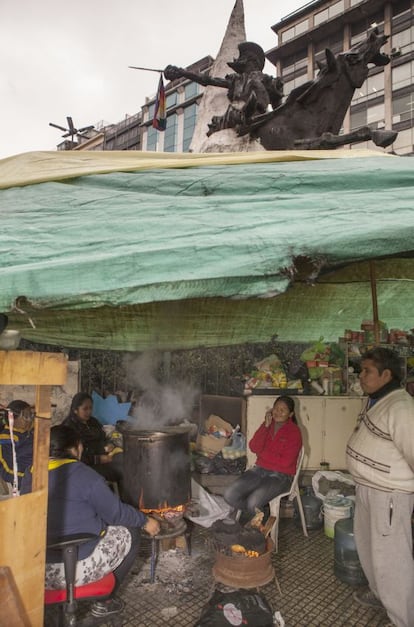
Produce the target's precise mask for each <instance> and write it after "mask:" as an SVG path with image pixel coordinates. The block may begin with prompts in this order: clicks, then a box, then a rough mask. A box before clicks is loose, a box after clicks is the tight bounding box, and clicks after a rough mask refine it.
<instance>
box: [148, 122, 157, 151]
mask: <svg viewBox="0 0 414 627" xmlns="http://www.w3.org/2000/svg"><path fill="white" fill-rule="evenodd" d="M147 150H157V129H155V128H153V127H152V126H148V130H147Z"/></svg>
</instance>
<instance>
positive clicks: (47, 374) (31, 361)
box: [0, 351, 67, 385]
mask: <svg viewBox="0 0 414 627" xmlns="http://www.w3.org/2000/svg"><path fill="white" fill-rule="evenodd" d="M66 372H67V358H66V355H64V354H63V353H36V352H34V351H0V384H1V385H64V383H65V382H66Z"/></svg>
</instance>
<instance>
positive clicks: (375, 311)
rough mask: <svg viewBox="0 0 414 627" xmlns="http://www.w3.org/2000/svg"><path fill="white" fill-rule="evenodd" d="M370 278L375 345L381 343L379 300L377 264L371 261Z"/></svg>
mask: <svg viewBox="0 0 414 627" xmlns="http://www.w3.org/2000/svg"><path fill="white" fill-rule="evenodd" d="M369 278H370V283H371V300H372V315H373V319H374V335H375V344H379V343H380V328H379V319H378V300H377V282H376V278H375V263H374V261H372V260H370V262H369Z"/></svg>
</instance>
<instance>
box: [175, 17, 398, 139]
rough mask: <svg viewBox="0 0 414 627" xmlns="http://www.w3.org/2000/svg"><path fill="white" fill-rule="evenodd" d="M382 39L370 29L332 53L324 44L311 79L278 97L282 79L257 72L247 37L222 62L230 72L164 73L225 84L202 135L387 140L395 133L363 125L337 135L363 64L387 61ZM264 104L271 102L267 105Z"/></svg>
mask: <svg viewBox="0 0 414 627" xmlns="http://www.w3.org/2000/svg"><path fill="white" fill-rule="evenodd" d="M387 40H388V36H387V35H380V34H379V33H378V30H377V29H374V30H372V31H371V32H370V33H369V34H368V35H367V38H366V39H365V40H364V41H362V42H360V43H358V44H357V45H355V46H354V47H353V48H351V49H350V50H347V51H346V52H342V53H340V54H338V55H336V56H335V55H334V54H333V53H332V52H331V50H329V48H327V49H326V51H325V55H326V63H325V64H323V65H320V69H319V73H318V75H317V76H316V78H315V79H314V80H312V81H309V82H307V83H305V84H304V85H301V86H300V87H297V88H296V89H294V90H293V91H292V92H291V93H290V94H289V96H288V97H287V98H286V101H285V102H284V103H283V104H280V103H281V100H282V94H283V91H282V90H283V83H282V81H281V80H280V79H274V78H272V77H270V76H268V75H266V74H263V73H262V71H261V70H262V69H263V67H264V60H265V56H264V52H263V50H262V48H260V46H258V45H257V44H254V43H251V42H244V43H242V44H240V45H239V52H240V54H239V57H238V59H235V60H234V61H233V62H232V63H229V64H228V65H229V66H230V67H231V68H232V69H234V70H235V72H236V73H235V74H230V75H227V76H226V77H225V78H224V79H223V78H213V77H209V76H206V75H205V74H204V75H203V74H194V73H192V72H188V71H187V70H184V69H182V68H177V67H175V66H171V65H170V66H168V67H167V68H166V70H165V77H166V78H167V79H168V80H173V79H175V78H179V77H186V78H189V79H190V80H193V81H195V82H198V83H200V84H201V85H215V86H218V87H224V88H227V90H228V98H229V101H230V105H229V107H228V109H227V111H226V112H225V114H224V115H223V116H214V117H213V118H212V121H211V124H210V125H209V132H208V133H207V134H208V135H211V134H212V133H214V132H216V131H219V130H222V129H224V128H233V129H234V130H235V131H236V133H237V134H238V135H240V136H242V135H247V134H249V135H250V137H251V138H252V139H259V140H260V142H261V144H262V146H263V147H264V148H265V149H266V150H291V149H295V148H296V149H321V148H322V149H323V148H335V147H337V146H341V145H344V144H348V143H354V142H360V141H367V140H372V141H374V143H375V144H376V145H378V146H382V147H385V146H388V145H390V144H391V143H392V142H393V141H394V140H395V138H396V137H397V133H396V132H394V131H386V130H384V131H382V130H373V129H371V128H370V127H368V126H365V127H362V128H359V129H357V130H355V131H353V132H351V133H348V134H346V135H339V131H340V129H341V126H342V123H343V120H344V117H345V114H346V111H347V109H348V107H349V106H350V104H351V100H352V97H353V94H354V91H355V89H356V88H357V87H361V86H362V84H363V82H364V81H365V80H366V78H367V76H368V69H369V68H368V66H369V64H373V65H376V66H383V65H387V64H388V63H389V62H390V57H389V56H388V55H386V54H384V53H382V52H380V50H381V48H382V46H383V45H384V44H385V43H386V41H387ZM269 105H270V106H271V107H272V110H271V111H268V109H269Z"/></svg>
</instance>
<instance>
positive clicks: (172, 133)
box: [164, 113, 177, 152]
mask: <svg viewBox="0 0 414 627" xmlns="http://www.w3.org/2000/svg"><path fill="white" fill-rule="evenodd" d="M176 150H177V114H176V113H173V114H172V115H169V116H168V117H167V128H166V129H165V131H164V152H176Z"/></svg>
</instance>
